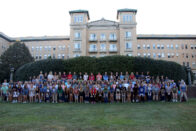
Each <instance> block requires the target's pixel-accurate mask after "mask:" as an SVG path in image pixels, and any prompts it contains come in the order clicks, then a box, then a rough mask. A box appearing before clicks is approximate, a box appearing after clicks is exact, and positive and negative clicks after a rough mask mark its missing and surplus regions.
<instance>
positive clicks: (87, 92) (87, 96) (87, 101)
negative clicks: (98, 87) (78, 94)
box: [84, 85, 90, 103]
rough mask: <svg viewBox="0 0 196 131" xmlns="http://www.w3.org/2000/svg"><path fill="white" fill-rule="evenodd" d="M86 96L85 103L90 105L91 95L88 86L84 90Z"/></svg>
mask: <svg viewBox="0 0 196 131" xmlns="http://www.w3.org/2000/svg"><path fill="white" fill-rule="evenodd" d="M84 94H85V103H89V94H90V89H89V85H87V86H86V88H85V89H84Z"/></svg>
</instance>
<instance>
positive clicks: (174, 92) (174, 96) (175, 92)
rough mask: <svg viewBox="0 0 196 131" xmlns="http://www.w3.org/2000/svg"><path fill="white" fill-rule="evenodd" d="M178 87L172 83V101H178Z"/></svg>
mask: <svg viewBox="0 0 196 131" xmlns="http://www.w3.org/2000/svg"><path fill="white" fill-rule="evenodd" d="M177 93H178V87H177V86H176V84H174V85H173V88H172V95H173V102H178V94H177Z"/></svg>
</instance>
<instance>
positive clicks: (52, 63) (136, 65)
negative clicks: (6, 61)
mask: <svg viewBox="0 0 196 131" xmlns="http://www.w3.org/2000/svg"><path fill="white" fill-rule="evenodd" d="M40 71H43V72H49V71H54V72H64V71H65V72H69V71H71V72H76V73H79V72H82V73H84V72H87V73H91V72H92V73H94V74H97V73H98V72H100V73H104V72H108V73H109V72H114V73H115V72H123V73H125V72H126V71H128V72H129V73H130V72H139V73H141V72H144V73H146V72H147V71H149V72H150V75H152V76H161V75H164V76H167V77H169V78H170V79H174V80H175V81H178V80H181V79H185V80H186V78H187V77H186V76H187V74H186V70H185V68H184V67H183V66H181V65H180V64H177V63H175V62H169V61H163V60H154V59H150V58H142V57H130V56H106V57H100V58H93V57H77V58H72V59H68V60H61V59H46V60H40V61H36V62H32V63H28V64H25V65H23V66H21V67H20V68H19V69H18V70H17V71H16V73H15V79H16V80H28V79H29V77H30V76H37V75H38V74H39V72H40Z"/></svg>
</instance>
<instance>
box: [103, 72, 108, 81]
mask: <svg viewBox="0 0 196 131" xmlns="http://www.w3.org/2000/svg"><path fill="white" fill-rule="evenodd" d="M103 80H104V81H108V75H107V72H105V74H104V75H103Z"/></svg>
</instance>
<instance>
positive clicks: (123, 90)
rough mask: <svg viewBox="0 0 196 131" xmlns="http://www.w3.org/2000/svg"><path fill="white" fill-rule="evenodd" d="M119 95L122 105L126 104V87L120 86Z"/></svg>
mask: <svg viewBox="0 0 196 131" xmlns="http://www.w3.org/2000/svg"><path fill="white" fill-rule="evenodd" d="M121 94H122V103H125V102H126V87H125V86H122V88H121Z"/></svg>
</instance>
